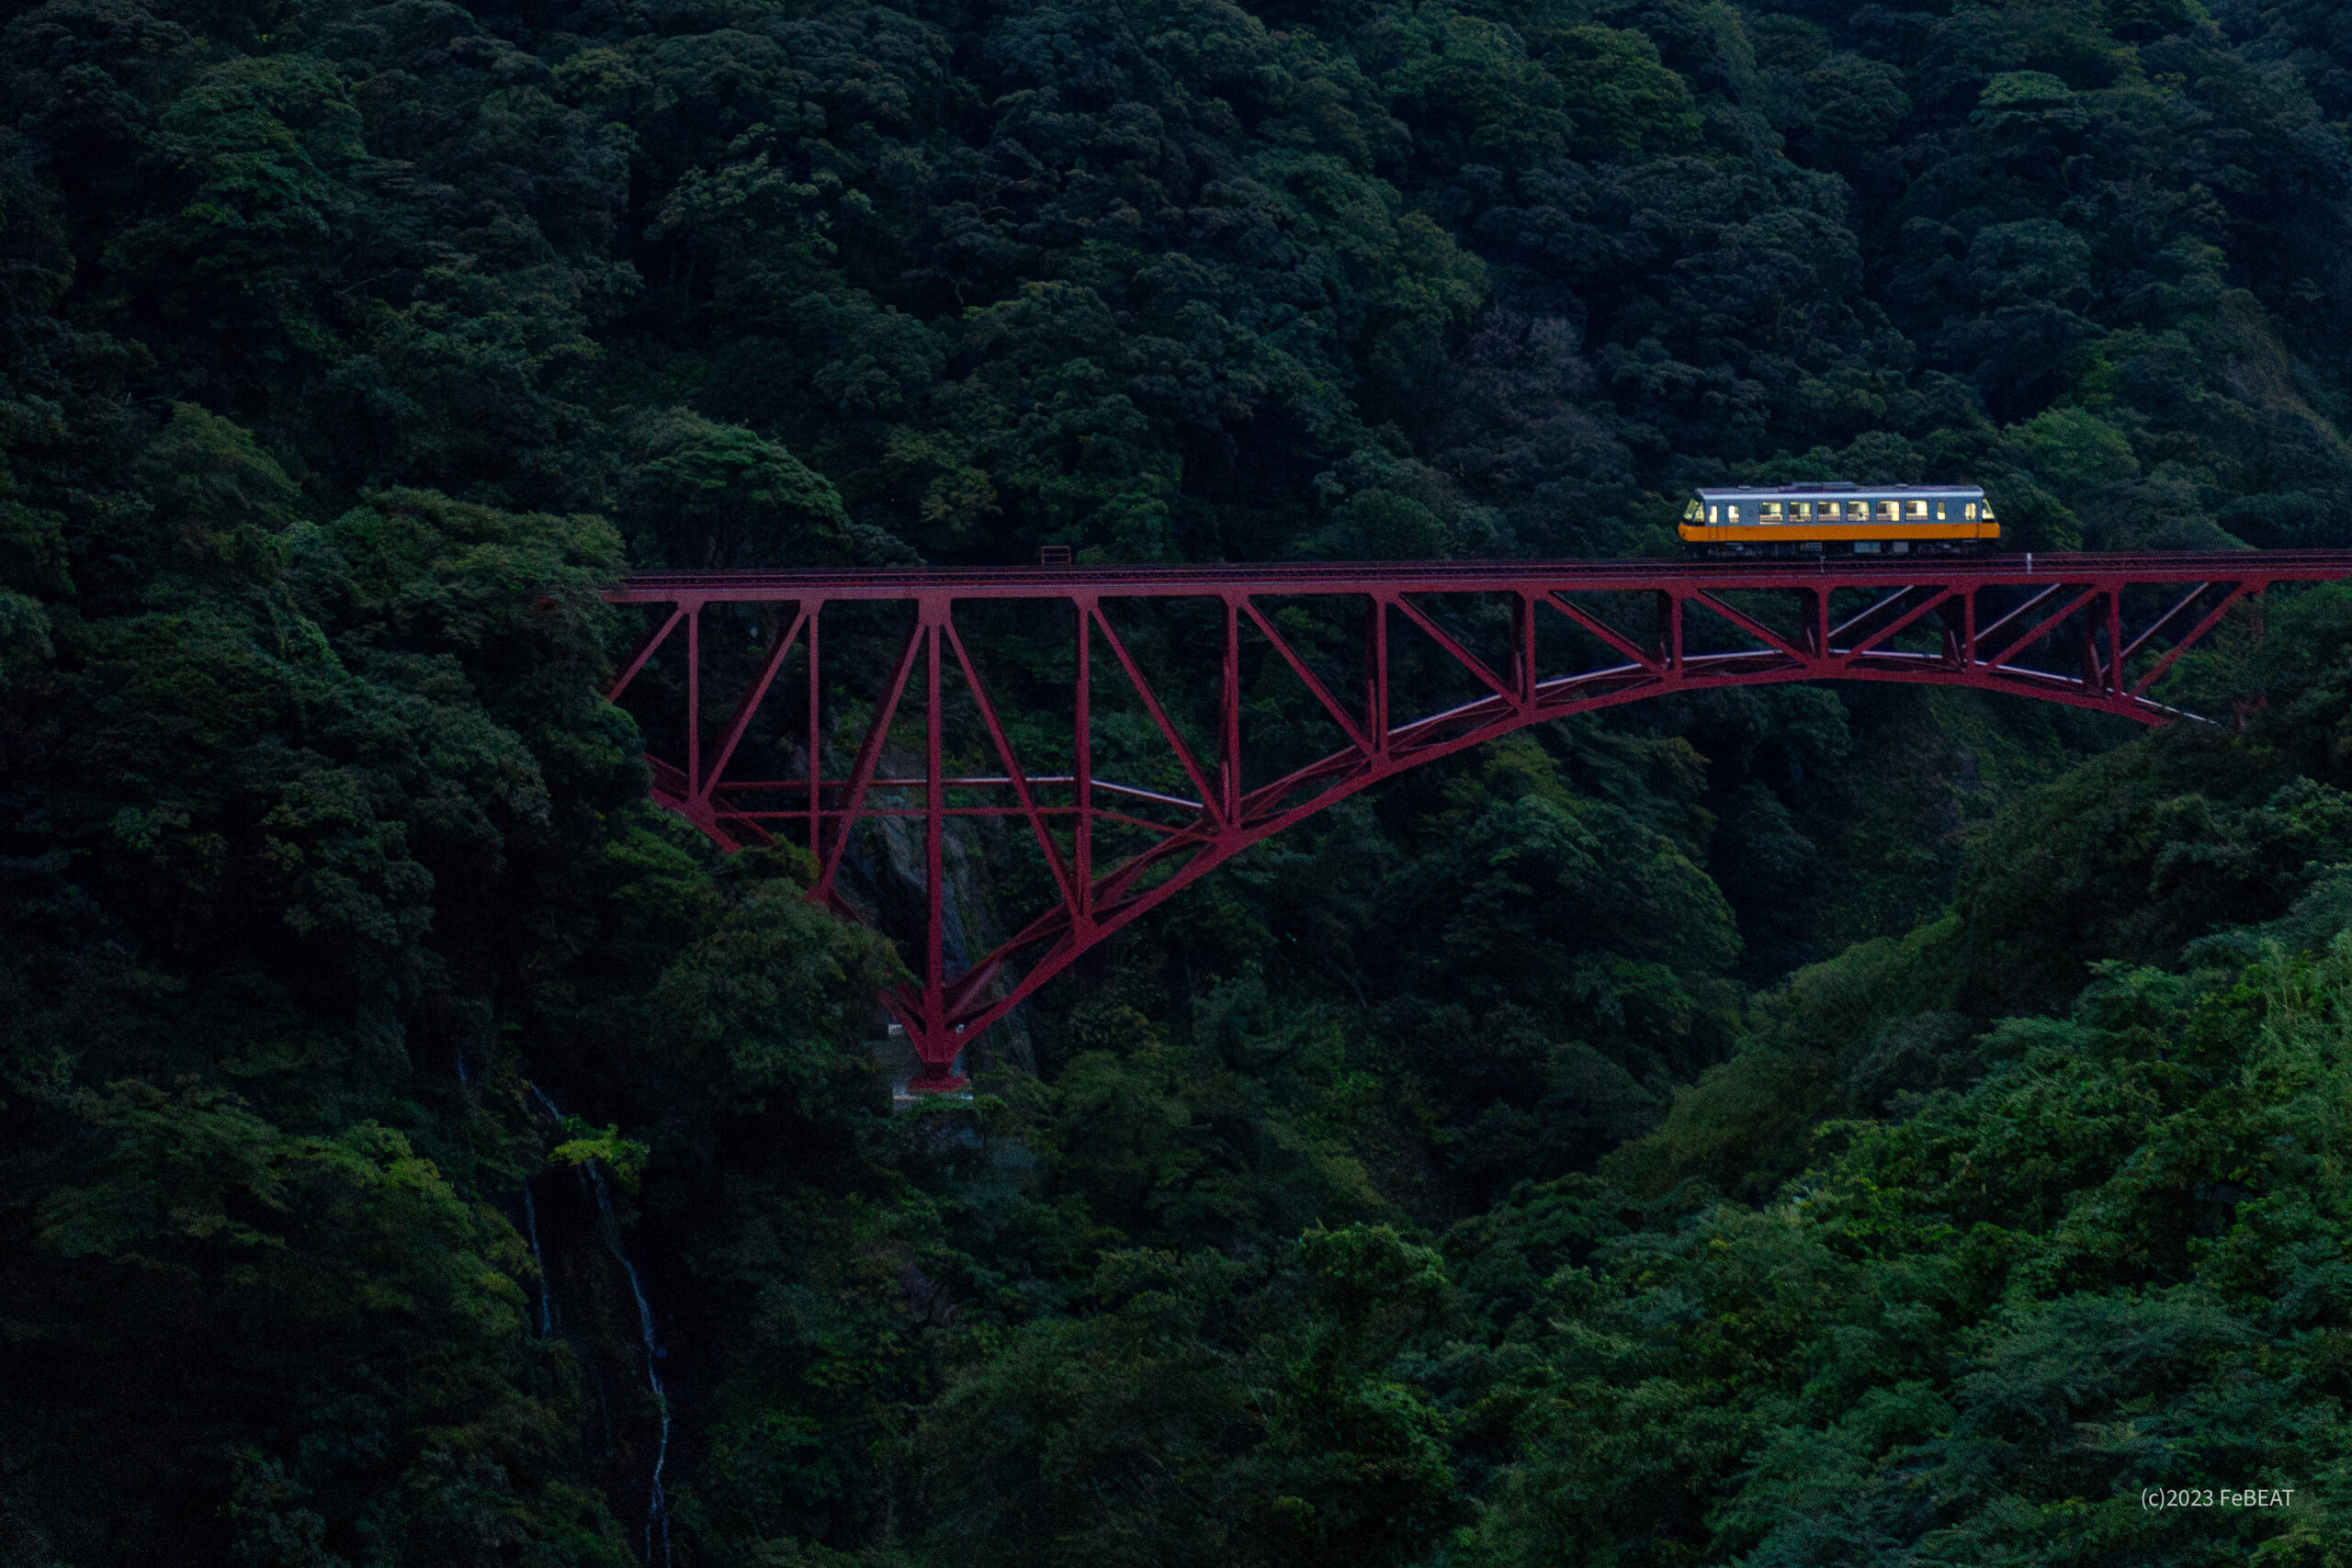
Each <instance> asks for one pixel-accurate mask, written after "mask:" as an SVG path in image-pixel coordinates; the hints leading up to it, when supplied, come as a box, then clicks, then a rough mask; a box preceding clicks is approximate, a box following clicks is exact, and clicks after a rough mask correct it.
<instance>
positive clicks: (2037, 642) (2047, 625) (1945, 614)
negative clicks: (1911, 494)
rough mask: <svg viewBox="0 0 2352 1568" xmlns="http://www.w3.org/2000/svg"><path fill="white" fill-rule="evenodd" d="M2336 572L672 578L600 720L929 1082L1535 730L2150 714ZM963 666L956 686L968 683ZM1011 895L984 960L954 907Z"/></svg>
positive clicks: (1999, 569) (1350, 568) (644, 581)
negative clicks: (1102, 971)
mask: <svg viewBox="0 0 2352 1568" xmlns="http://www.w3.org/2000/svg"><path fill="white" fill-rule="evenodd" d="M2346 577H2352V551H2328V552H2319V551H2305V552H2279V551H2267V552H2266V551H2247V552H2241V553H2233V554H2226V555H2136V556H2113V555H2106V556H2103V555H2080V554H2070V555H2044V556H2041V558H2039V559H2038V560H2037V559H2036V558H2033V557H2031V556H2005V557H1976V558H1964V557H1962V558H1951V557H1944V558H1937V557H1910V558H1901V557H1886V558H1879V559H1874V560H1873V559H1855V560H1852V561H1847V560H1838V561H1832V562H1823V561H1804V560H1791V561H1770V562H1760V563H1747V562H1737V563H1719V564H1718V563H1693V562H1680V561H1629V560H1616V561H1481V562H1403V563H1395V562H1386V563H1383V562H1369V563H1360V562H1351V563H1332V564H1298V565H1282V566H1199V567H1188V566H1172V567H1098V566H1041V567H1035V568H996V569H980V570H890V571H861V570H806V571H715V572H670V573H658V574H650V575H645V576H639V577H634V578H631V579H629V580H628V581H627V582H626V583H625V584H624V585H623V586H621V587H620V588H618V589H616V590H615V591H613V592H611V593H610V594H609V595H608V596H609V597H610V598H612V599H614V600H616V601H617V602H618V603H620V604H627V605H637V606H642V607H643V611H642V612H641V613H642V614H643V615H644V618H645V621H646V635H645V637H644V639H643V641H642V642H640V643H639V646H638V647H637V649H636V650H635V651H634V653H633V654H632V655H631V657H630V658H629V659H628V661H627V662H626V664H625V665H624V666H623V668H622V669H621V670H620V671H619V675H618V678H617V679H616V681H615V682H614V683H613V686H612V689H611V692H610V696H611V697H612V699H613V700H614V701H616V702H625V703H626V704H627V705H628V706H629V707H630V708H631V709H632V710H633V711H634V712H635V713H636V714H637V715H638V716H639V723H640V725H641V726H642V728H644V730H645V733H646V736H647V740H648V755H649V760H650V762H651V766H652V770H653V778H654V789H653V793H654V797H655V799H656V800H657V801H658V802H660V803H661V804H662V806H665V807H669V808H670V809H672V810H673V811H676V812H678V813H680V814H681V815H683V816H684V817H685V818H687V819H688V820H689V821H691V822H693V823H694V824H695V826H696V827H698V828H700V829H702V831H703V832H705V833H707V834H708V835H709V836H710V837H711V838H712V839H713V840H717V841H718V843H719V844H720V845H721V846H722V847H725V848H728V849H735V848H740V847H742V846H745V845H749V844H761V843H774V842H778V841H784V842H789V843H793V844H797V845H798V846H801V847H803V848H805V849H807V850H808V851H809V852H810V853H811V854H812V855H813V856H814V857H815V865H816V870H815V883H814V886H813V887H812V889H811V891H810V893H809V897H810V898H811V900H812V901H816V902H819V903H822V904H825V905H827V906H829V907H831V908H833V909H835V910H837V911H838V912H840V913H842V914H843V915H846V916H849V917H851V918H853V919H862V920H865V921H868V922H869V923H873V924H876V925H877V926H880V927H881V928H882V929H883V930H885V931H887V932H888V933H889V934H891V935H892V936H894V937H895V938H896V939H897V940H898V941H899V946H900V951H901V953H902V954H904V955H905V957H906V959H907V967H908V969H909V970H910V976H911V977H910V979H908V980H907V981H905V982H903V983H901V984H899V985H898V986H896V987H894V988H892V990H891V991H890V992H889V993H888V995H886V996H885V998H883V1001H884V1005H885V1006H887V1007H888V1010H889V1011H890V1013H891V1014H892V1016H893V1017H895V1018H896V1019H897V1020H898V1021H899V1022H900V1024H902V1025H903V1026H904V1028H905V1030H906V1032H907V1033H908V1035H909V1036H910V1038H911V1040H912V1042H913V1044H914V1047H915V1051H916V1054H917V1055H918V1056H919V1057H920V1059H921V1061H922V1073H921V1075H920V1076H919V1077H917V1079H916V1080H915V1083H914V1084H913V1086H912V1087H913V1088H914V1089H918V1090H926V1089H927V1090H937V1089H955V1088H958V1087H960V1086H961V1085H962V1083H963V1082H964V1079H963V1077H962V1076H961V1074H960V1073H959V1071H958V1063H959V1058H960V1056H961V1054H962V1051H963V1048H964V1046H965V1045H966V1044H967V1043H971V1042H973V1041H976V1040H977V1039H978V1036H979V1035H980V1033H981V1032H982V1031H984V1030H986V1029H987V1028H988V1027H989V1025H990V1024H992V1023H994V1022H996V1021H999V1020H1000V1019H1001V1018H1003V1017H1004V1016H1005V1014H1006V1013H1008V1012H1009V1011H1011V1010H1012V1009H1013V1008H1014V1007H1015V1006H1017V1005H1018V1004H1019V1003H1020V1002H1021V1001H1022V1000H1023V998H1026V997H1027V996H1028V995H1029V994H1030V993H1031V992H1033V991H1035V989H1037V987H1040V986H1042V985H1044V984H1045V983H1046V981H1048V980H1049V979H1051V978H1052V977H1053V976H1056V975H1057V974H1059V973H1060V972H1061V971H1063V970H1064V969H1067V968H1069V966H1070V964H1072V963H1073V962H1075V961H1076V960H1077V959H1078V958H1079V957H1080V955H1081V954H1083V953H1086V952H1087V951H1088V950H1089V949H1091V948H1092V947H1093V946H1095V945H1096V944H1097V943H1099V942H1103V940H1104V939H1106V938H1107V937H1109V936H1110V935H1112V933H1114V932H1115V931H1118V930H1120V929H1121V928H1122V927H1124V926H1125V925H1127V924H1129V923H1130V922H1132V921H1133V920H1135V919H1136V918H1137V917H1138V916H1140V915H1142V914H1144V913H1145V912H1146V911H1148V910H1149V909H1151V908H1155V907H1156V906H1158V905H1159V904H1160V903H1162V902H1163V901H1165V900H1166V899H1168V898H1170V897H1172V896H1174V895H1175V894H1176V893H1177V892H1178V891H1179V890H1181V889H1182V888H1183V887H1184V886H1186V885H1187V884H1189V883H1192V882H1193V881H1194V880H1196V879H1198V878H1199V877H1200V876H1202V875H1203V874H1205V873H1207V872H1208V871H1210V870H1212V869H1214V868H1215V867H1216V866H1218V865H1220V864H1222V863H1225V862H1226V861H1228V860H1230V859H1232V858H1233V857H1234V856H1235V855H1237V854H1238V853H1240V852H1242V851H1243V850H1245V849H1247V848H1249V847H1250V845H1252V844H1255V843H1257V842H1259V841H1260V840H1263V839H1266V838H1268V837H1271V836H1272V835H1273V834H1275V833H1279V832H1281V831H1282V830H1283V829H1285V828H1287V827H1289V826H1291V825H1292V824H1294V823H1295V822H1297V821H1299V820H1301V819H1302V818H1306V817H1308V816H1310V815H1312V814H1314V813H1315V812H1317V811H1320V810H1322V809H1324V808H1325V807H1329V806H1331V805H1333V804H1335V803H1336V802H1338V801H1340V800H1341V799H1344V798H1345V797H1347V796H1349V795H1353V794H1355V793H1356V792H1358V791H1360V790H1363V789H1364V788H1366V787H1368V786H1370V785H1372V784H1376V783H1378V782H1380V781H1381V780H1383V779H1385V778H1388V777H1390V776H1392V775H1394V774H1397V773H1402V772H1404V771H1405V770H1407V769H1408V768H1414V767H1418V766H1419V765H1420V764H1422V763H1424V762H1429V761H1435V760H1436V759H1438V758H1441V757H1444V756H1447V755H1450V754H1451V753H1453V752H1456V751H1460V750H1464V749H1466V748H1469V747H1473V746H1476V745H1479V744H1481V743H1482V742H1485V741H1488V740H1492V739H1496V738H1497V737H1499V736H1502V735H1506V734H1509V733H1510V732H1511V731H1513V730H1516V729H1520V728H1524V727H1526V726H1528V725H1532V724H1536V723H1539V722H1542V721H1544V720H1547V719H1554V718H1562V717H1566V716H1569V715H1573V714H1578V713H1584V712H1587V711H1589V710H1592V709H1596V708H1603V707H1610V706H1613V705H1617V704H1621V703H1629V702H1637V701H1641V700H1643V699H1645V698H1649V697H1657V696H1665V695H1669V694H1676V693H1690V692H1701V691H1707V690H1713V689H1716V688H1722V687H1729V686H1744V685H1757V684H1763V683H1768V682H1790V681H1899V682H1925V683H1929V684H1940V685H1951V686H1966V687H1973V688H1975V689H1978V690H1982V691H1992V692H2008V693H2013V694H2019V695H2023V696H2030V697H2037V698H2041V699H2042V700H2044V701H2048V702H2056V703H2064V704H2068V705H2073V706H2075V707H2080V708H2087V709H2091V710H2095V711H2098V712H2102V713H2110V714H2115V715H2118V716H2122V717H2125V718H2131V719H2137V720H2140V721H2142V722H2143V723H2151V724H2154V723H2163V722H2165V721H2167V720H2171V719H2175V718H2181V717H2190V715H2186V714H2183V713H2181V712H2180V711H2179V710H2177V709H2175V708H2172V707H2168V706H2166V705H2164V704H2163V703H2161V702H2159V701H2158V700H2156V699H2155V698H2154V696H2152V695H2151V692H2152V690H2153V689H2154V687H2155V685H2156V684H2157V682H2159V681H2160V680H2161V679H2162V678H2163V677H2164V676H2165V675H2166V674H2167V673H2168V672H2171V671H2172V670H2173V669H2174V666H2175V664H2176V661H2177V660H2179V659H2180V658H2181V656H2182V655H2183V654H2184V653H2186V652H2187V651H2188V650H2189V649H2191V648H2192V647H2193V646H2194V645H2196V644H2197V643H2198V642H2199V639H2201V638H2205V637H2208V636H2209V634H2211V633H2212V632H2213V631H2214V629H2215V628H2216V627H2217V626H2222V624H2223V623H2224V620H2225V618H2226V617H2227V616H2228V615H2229V614H2230V612H2231V611H2232V610H2233V608H2235V607H2237V606H2239V605H2241V604H2245V603H2246V602H2248V601H2249V600H2258V596H2259V595H2261V594H2262V593H2263V592H2265V591H2266V590H2267V589H2269V588H2270V587H2272V586H2274V585H2277V584H2282V583H2304V582H2321V581H2337V580H2339V579H2343V578H2346ZM984 666H985V668H984ZM983 882H984V883H985V884H986V885H987V886H988V887H989V902H990V903H991V904H999V903H1002V902H1008V901H1009V902H1014V903H1018V902H1019V901H1020V900H1022V899H1023V898H1025V899H1028V900H1030V901H1031V902H1032V903H1033V904H1034V906H1035V916H1034V918H1032V919H1029V920H1028V923H1026V924H1025V925H1023V926H1021V927H1020V928H1019V929H1018V930H1014V931H1008V932H1002V933H996V934H994V935H993V937H992V939H990V938H989V937H987V936H984V934H983V933H981V932H979V931H976V930H975V929H974V928H975V926H976V924H977V921H978V914H977V912H976V911H975V910H974V909H973V908H970V906H971V905H972V904H973V902H974V900H972V899H971V898H969V897H961V896H958V895H957V894H956V892H955V891H954V890H955V888H956V887H957V886H963V887H967V888H968V887H971V886H978V885H979V884H980V883H983Z"/></svg>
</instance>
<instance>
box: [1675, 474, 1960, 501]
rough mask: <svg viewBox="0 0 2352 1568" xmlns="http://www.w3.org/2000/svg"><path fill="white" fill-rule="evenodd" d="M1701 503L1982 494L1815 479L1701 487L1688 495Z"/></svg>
mask: <svg viewBox="0 0 2352 1568" xmlns="http://www.w3.org/2000/svg"><path fill="white" fill-rule="evenodd" d="M1691 493H1692V494H1693V495H1696V496H1697V497H1698V498H1699V499H1700V500H1702V501H1737V500H1739V499H1740V498H1741V497H1742V496H1758V497H1761V498H1763V499H1766V500H1770V498H1772V497H1774V496H1781V495H1867V496H1882V495H1920V496H1933V495H1964V496H1977V495H1982V494H1984V493H1985V487H1984V486H1982V485H1860V484H1856V483H1854V482H1853V481H1852V480H1850V479H1815V480H1814V481H1813V482H1812V483H1810V484H1790V485H1701V486H1700V487H1699V488H1698V489H1697V490H1695V491H1691Z"/></svg>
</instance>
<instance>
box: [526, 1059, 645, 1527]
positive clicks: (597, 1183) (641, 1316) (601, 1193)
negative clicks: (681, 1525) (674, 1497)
mask: <svg viewBox="0 0 2352 1568" xmlns="http://www.w3.org/2000/svg"><path fill="white" fill-rule="evenodd" d="M524 1086H525V1087H526V1088H527V1089H529V1090H530V1091H531V1095H532V1098H534V1099H536V1100H537V1101H538V1102H539V1105H540V1107H541V1109H543V1110H545V1111H547V1113H548V1117H549V1118H550V1119H551V1120H552V1121H553V1122H555V1123H556V1125H557V1126H559V1127H560V1126H561V1125H562V1124H563V1112H562V1111H559V1110H557V1109H556V1103H555V1101H554V1100H550V1099H548V1092H547V1090H545V1089H541V1088H540V1087H539V1086H538V1085H537V1084H535V1083H532V1082H531V1081H530V1080H529V1079H527V1078H526V1079H525V1080H524ZM581 1177H582V1180H583V1181H584V1182H585V1183H586V1185H587V1187H588V1189H589V1190H590V1191H591V1192H592V1193H594V1195H595V1199H596V1212H597V1213H598V1214H599V1215H600V1216H602V1217H603V1220H604V1223H605V1248H606V1250H608V1251H609V1252H611V1253H612V1255H613V1261H615V1262H616V1263H618V1264H619V1265H620V1266H621V1272H622V1273H623V1274H626V1275H627V1276H628V1289H629V1294H631V1295H632V1296H634V1297H636V1298H637V1326H638V1334H639V1337H640V1338H641V1339H642V1340H643V1342H644V1345H645V1381H646V1382H647V1383H649V1384H650V1386H651V1387H652V1390H653V1404H654V1407H655V1408H656V1409H657V1410H659V1411H660V1412H661V1415H662V1438H661V1441H660V1443H659V1444H658V1445H656V1447H655V1449H654V1450H653V1482H652V1490H651V1492H650V1494H649V1495H648V1496H647V1498H646V1503H645V1561H646V1564H647V1568H652V1563H653V1562H654V1552H655V1548H656V1547H657V1546H658V1547H659V1548H660V1551H661V1562H662V1568H670V1506H669V1499H668V1497H667V1495H666V1494H664V1493H663V1491H662V1470H663V1468H664V1467H665V1466H667V1465H668V1464H669V1462H670V1391H669V1390H668V1388H666V1387H664V1386H663V1384H662V1362H663V1361H665V1360H667V1359H669V1355H670V1352H669V1351H668V1350H666V1349H664V1348H662V1338H661V1336H660V1334H659V1333H658V1332H657V1331H656V1330H655V1327H654V1323H653V1303H651V1302H650V1301H649V1300H648V1299H647V1298H646V1294H645V1282H644V1280H641V1279H640V1278H639V1276H638V1272H637V1265H636V1264H634V1263H632V1262H630V1261H629V1257H628V1252H627V1251H626V1250H625V1249H623V1247H621V1227H620V1221H619V1220H618V1219H616V1217H615V1216H614V1214H613V1198H612V1190H611V1187H610V1186H609V1184H608V1183H607V1182H606V1181H605V1169H604V1167H603V1166H601V1165H600V1164H598V1163H597V1162H596V1161H594V1160H593V1159H592V1160H590V1161H589V1162H588V1163H587V1164H586V1165H584V1166H582V1168H581ZM523 1200H524V1202H525V1204H526V1209H525V1213H526V1214H527V1213H530V1210H529V1208H528V1204H529V1202H530V1184H529V1183H528V1182H526V1183H525V1184H524V1188H523ZM531 1245H532V1247H533V1249H534V1251H536V1250H537V1246H538V1240H537V1220H536V1219H534V1220H533V1221H532V1243H531ZM539 1277H540V1280H541V1281H542V1282H544V1281H545V1280H546V1278H547V1276H546V1273H545V1271H544V1270H542V1272H541V1274H540V1276H539ZM542 1300H543V1301H544V1297H543V1298H542Z"/></svg>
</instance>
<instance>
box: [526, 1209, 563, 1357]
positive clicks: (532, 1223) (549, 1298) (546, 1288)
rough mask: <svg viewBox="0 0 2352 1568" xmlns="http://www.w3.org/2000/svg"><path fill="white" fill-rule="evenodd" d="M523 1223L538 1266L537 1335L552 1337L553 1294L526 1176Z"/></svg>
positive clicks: (533, 1258)
mask: <svg viewBox="0 0 2352 1568" xmlns="http://www.w3.org/2000/svg"><path fill="white" fill-rule="evenodd" d="M523 1225H524V1231H525V1234H526V1235H528V1236H529V1237H530V1238H531V1261H532V1262H533V1263H535V1264H537V1266H538V1270H539V1337H540V1338H542V1339H552V1338H554V1337H555V1295H554V1292H553V1287H552V1286H550V1285H549V1283H548V1259H547V1254H545V1253H544V1252H541V1251H540V1250H539V1210H538V1205H537V1204H536V1203H534V1202H532V1201H531V1182H530V1179H529V1178H528V1177H526V1178H524V1180H523Z"/></svg>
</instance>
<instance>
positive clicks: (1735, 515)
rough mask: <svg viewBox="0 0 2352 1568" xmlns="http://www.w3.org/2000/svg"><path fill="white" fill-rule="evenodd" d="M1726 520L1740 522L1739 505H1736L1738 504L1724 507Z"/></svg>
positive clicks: (1727, 521)
mask: <svg viewBox="0 0 2352 1568" xmlns="http://www.w3.org/2000/svg"><path fill="white" fill-rule="evenodd" d="M1738 521H1739V508H1738V507H1736V506H1726V507H1724V522H1726V523H1736V522H1738Z"/></svg>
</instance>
